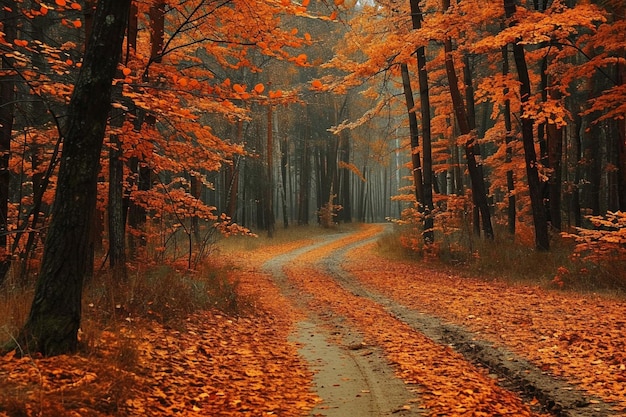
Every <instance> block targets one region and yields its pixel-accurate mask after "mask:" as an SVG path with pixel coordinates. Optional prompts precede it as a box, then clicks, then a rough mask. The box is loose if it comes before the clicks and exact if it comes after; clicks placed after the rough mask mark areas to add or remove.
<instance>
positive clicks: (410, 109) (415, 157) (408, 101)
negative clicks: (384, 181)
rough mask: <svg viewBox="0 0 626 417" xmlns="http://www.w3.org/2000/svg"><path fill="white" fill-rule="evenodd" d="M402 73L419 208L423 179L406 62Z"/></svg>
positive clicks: (416, 197)
mask: <svg viewBox="0 0 626 417" xmlns="http://www.w3.org/2000/svg"><path fill="white" fill-rule="evenodd" d="M400 72H401V73H402V88H403V90H404V101H405V102H406V108H407V111H408V114H409V135H410V137H411V164H412V166H413V171H412V172H413V184H414V185H415V201H417V204H418V206H419V207H420V208H423V207H424V198H423V196H424V180H423V179H422V161H421V157H420V152H419V131H418V128H417V115H416V114H415V100H414V99H413V89H412V88H411V78H410V77H409V67H408V66H407V65H406V64H401V65H400Z"/></svg>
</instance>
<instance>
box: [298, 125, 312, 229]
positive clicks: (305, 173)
mask: <svg viewBox="0 0 626 417" xmlns="http://www.w3.org/2000/svg"><path fill="white" fill-rule="evenodd" d="M308 134H309V130H308V128H305V130H304V132H303V135H302V150H301V152H300V178H299V179H300V181H299V189H298V224H299V225H305V224H309V191H310V184H311V183H310V180H311V161H310V157H309V143H308V142H309V141H308V138H307V136H308Z"/></svg>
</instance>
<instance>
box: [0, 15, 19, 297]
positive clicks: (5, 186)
mask: <svg viewBox="0 0 626 417" xmlns="http://www.w3.org/2000/svg"><path fill="white" fill-rule="evenodd" d="M0 13H1V14H0V16H1V21H2V22H3V23H4V25H3V31H4V37H5V39H6V40H7V42H13V40H14V39H15V38H16V36H17V26H16V24H17V22H16V19H17V10H16V8H15V7H3V8H2V11H1V12H0ZM12 67H13V60H12V59H11V58H7V57H6V56H2V61H1V62H0V68H2V69H6V68H12ZM15 77H16V75H15V74H13V73H11V72H9V73H8V75H6V76H4V77H2V80H1V82H0V285H2V283H3V282H4V280H5V279H6V276H7V273H8V272H9V268H10V267H11V256H10V253H7V252H6V249H7V241H8V240H7V233H8V228H7V225H8V220H7V213H8V209H9V181H10V178H11V174H10V171H9V158H10V155H11V135H12V131H13V111H14V109H15Z"/></svg>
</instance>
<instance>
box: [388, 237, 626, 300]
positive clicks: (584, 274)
mask: <svg viewBox="0 0 626 417" xmlns="http://www.w3.org/2000/svg"><path fill="white" fill-rule="evenodd" d="M406 231H407V229H406V228H404V229H403V228H402V227H396V228H395V229H394V232H393V233H391V234H387V235H385V236H383V237H382V238H381V239H380V240H379V251H380V253H381V254H383V255H384V256H386V257H388V258H396V259H397V258H401V259H407V260H408V259H412V260H420V261H423V260H424V259H427V260H428V261H429V262H431V263H435V264H436V263H439V264H440V265H441V266H442V267H443V268H449V267H450V266H452V267H454V268H455V270H456V271H457V272H461V273H466V274H470V275H472V276H474V277H482V278H483V279H501V280H505V281H507V282H511V283H523V284H535V285H540V286H542V287H545V288H552V289H563V290H572V291H578V292H602V293H604V294H606V295H613V296H618V297H623V296H624V295H625V291H626V268H622V267H621V266H623V264H624V262H621V263H620V260H615V261H614V262H612V263H611V264H606V265H601V264H592V263H590V262H584V261H582V260H580V259H576V257H573V256H572V255H573V253H574V244H573V242H572V241H571V240H567V239H563V238H562V237H561V236H559V235H555V236H553V237H552V242H551V248H550V251H548V252H539V251H537V250H535V249H534V248H533V247H531V246H528V245H527V244H524V243H521V242H519V241H516V240H515V239H513V238H512V237H510V236H509V235H508V234H507V232H506V231H505V230H496V233H495V235H496V239H495V240H494V241H486V240H483V239H480V238H476V237H472V236H467V233H458V234H456V235H446V236H444V235H442V234H439V233H438V234H437V235H436V238H435V239H436V243H435V245H433V248H432V249H431V250H426V249H425V248H424V247H420V248H419V249H418V250H417V251H410V250H408V249H407V248H405V247H403V246H402V244H401V239H400V236H401V235H402V234H403V233H406Z"/></svg>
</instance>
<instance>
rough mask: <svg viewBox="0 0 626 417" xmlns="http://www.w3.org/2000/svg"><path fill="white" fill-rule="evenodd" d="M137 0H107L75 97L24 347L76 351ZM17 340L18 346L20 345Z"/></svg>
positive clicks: (100, 8) (101, 3) (20, 339)
mask: <svg viewBox="0 0 626 417" xmlns="http://www.w3.org/2000/svg"><path fill="white" fill-rule="evenodd" d="M130 3H131V1H130V0H115V1H113V0H100V1H99V2H98V6H97V9H96V14H95V16H94V26H93V30H92V33H91V38H90V40H89V42H88V43H87V48H86V51H85V56H84V58H83V65H82V67H81V70H80V73H79V75H78V79H77V81H76V85H75V87H74V92H73V94H72V98H71V100H70V104H69V108H68V113H67V125H66V130H65V135H64V136H65V140H64V144H63V157H62V160H61V165H60V168H59V178H58V183H57V189H56V194H55V202H54V205H53V207H52V221H51V223H50V228H49V231H48V235H47V238H46V243H45V247H44V254H43V259H42V266H41V273H40V275H39V279H38V280H37V285H36V288H35V296H34V299H33V303H32V306H31V310H30V314H29V316H28V319H27V321H26V323H25V325H24V327H23V328H22V329H21V331H20V333H19V336H18V338H17V343H18V344H19V346H20V347H21V348H23V349H25V350H27V351H29V352H40V353H42V354H43V355H45V356H51V355H58V354H63V353H68V352H72V351H75V350H76V347H77V343H78V339H77V335H78V328H79V326H80V318H81V299H82V288H83V280H84V278H85V275H86V274H87V273H88V272H89V271H87V270H86V266H87V263H86V261H87V258H88V257H89V250H90V248H89V245H88V244H89V236H90V235H91V228H92V227H93V216H94V213H95V209H96V194H97V180H98V173H99V170H100V152H101V150H102V142H103V138H104V132H105V128H106V123H107V117H108V114H109V110H110V107H111V89H112V86H111V84H112V80H113V77H114V75H115V70H116V68H117V65H118V62H119V60H120V56H121V48H122V41H123V39H124V31H125V29H126V22H127V18H128V13H129V9H130ZM16 347H17V346H13V347H12V348H16Z"/></svg>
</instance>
